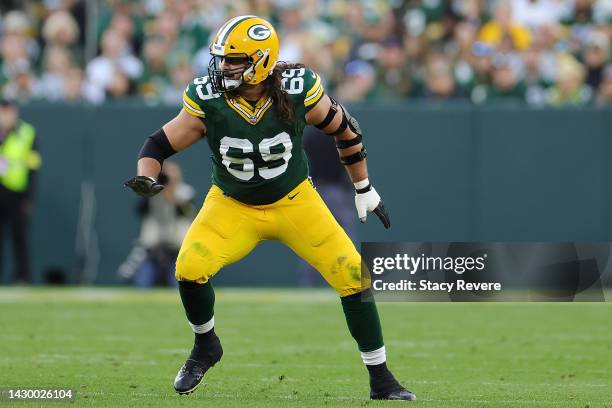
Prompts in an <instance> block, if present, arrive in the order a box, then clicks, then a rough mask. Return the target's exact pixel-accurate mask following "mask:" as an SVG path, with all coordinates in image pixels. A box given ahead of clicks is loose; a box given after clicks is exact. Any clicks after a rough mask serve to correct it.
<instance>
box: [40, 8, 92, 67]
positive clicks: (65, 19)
mask: <svg viewBox="0 0 612 408" xmlns="http://www.w3.org/2000/svg"><path fill="white" fill-rule="evenodd" d="M79 33H80V29H79V25H78V23H77V21H76V20H75V18H74V17H73V16H72V15H71V14H70V13H68V12H67V11H64V10H58V11H55V12H53V13H52V14H50V15H49V17H47V19H46V20H45V22H44V24H43V26H42V37H43V39H44V42H45V48H52V47H58V48H65V49H67V50H69V51H70V53H71V58H72V59H73V60H74V61H78V62H79V63H83V60H82V58H83V56H82V49H81V47H80V45H79V44H78V39H79Z"/></svg>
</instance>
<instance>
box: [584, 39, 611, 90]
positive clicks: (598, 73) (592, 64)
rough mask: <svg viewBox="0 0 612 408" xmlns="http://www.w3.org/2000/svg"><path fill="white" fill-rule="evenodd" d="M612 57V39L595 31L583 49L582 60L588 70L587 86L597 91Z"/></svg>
mask: <svg viewBox="0 0 612 408" xmlns="http://www.w3.org/2000/svg"><path fill="white" fill-rule="evenodd" d="M609 57H610V39H609V37H608V35H607V34H605V33H603V32H600V31H594V32H592V33H591V34H590V35H589V36H588V38H587V40H586V46H585V47H584V49H583V53H582V59H583V61H584V65H585V68H586V81H585V82H586V84H587V85H589V86H590V87H591V89H592V90H597V88H599V84H600V83H601V80H602V76H603V70H604V67H605V66H606V64H607V63H608V59H609Z"/></svg>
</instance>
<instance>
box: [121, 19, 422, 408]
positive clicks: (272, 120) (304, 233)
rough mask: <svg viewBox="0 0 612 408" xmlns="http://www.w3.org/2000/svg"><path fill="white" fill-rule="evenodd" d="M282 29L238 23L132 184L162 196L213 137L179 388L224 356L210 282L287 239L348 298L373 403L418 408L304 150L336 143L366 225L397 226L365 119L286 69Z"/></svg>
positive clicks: (217, 45) (311, 79) (188, 279)
mask: <svg viewBox="0 0 612 408" xmlns="http://www.w3.org/2000/svg"><path fill="white" fill-rule="evenodd" d="M278 50H279V40H278V36H277V34H276V32H275V30H274V28H273V27H272V25H271V24H270V23H269V22H267V21H266V20H264V19H262V18H259V17H256V16H250V15H249V16H239V17H235V18H232V19H231V20H229V21H227V22H226V23H225V24H224V25H223V26H222V27H221V28H220V29H219V31H218V32H217V34H216V36H215V39H214V42H213V43H212V44H211V46H210V52H211V55H212V59H211V61H210V65H209V68H208V76H205V77H201V78H196V79H195V80H194V81H193V82H191V83H190V84H189V85H188V86H187V89H186V90H185V93H184V95H183V108H182V110H181V111H180V112H179V114H178V115H177V116H176V117H175V118H174V119H172V120H170V121H169V122H168V123H166V124H165V125H164V126H163V127H162V128H160V129H159V130H158V131H156V132H155V133H154V134H152V135H151V136H149V137H148V138H147V139H146V141H145V143H144V145H143V147H142V150H141V151H140V155H139V159H138V164H137V176H136V177H134V178H132V179H130V180H129V181H127V182H126V185H127V186H128V187H130V188H132V189H133V190H134V191H135V192H136V193H138V194H140V195H142V196H147V197H148V196H152V195H154V194H157V193H158V192H160V191H161V190H162V189H163V188H164V186H163V185H161V184H160V183H159V182H158V180H157V177H158V175H159V173H160V170H161V166H162V163H163V161H164V159H167V158H168V157H170V156H171V155H173V154H175V153H176V152H179V151H181V150H184V149H186V148H188V147H189V146H191V145H192V144H194V143H196V142H197V141H199V140H201V139H202V138H204V137H205V138H206V140H207V142H208V146H209V147H210V150H211V152H212V160H213V171H212V187H211V189H210V190H209V192H208V194H207V196H206V199H205V201H204V204H203V206H202V209H201V210H200V212H199V214H198V216H197V217H196V219H195V220H194V222H193V224H192V225H191V227H190V229H189V231H188V232H187V234H186V236H185V238H184V241H183V244H182V247H181V249H180V252H179V255H178V258H177V261H176V279H177V280H178V284H179V293H180V296H181V300H182V302H183V306H184V308H185V313H186V315H187V319H188V321H189V325H190V326H191V328H192V330H193V332H194V333H195V343H194V346H193V349H192V351H191V354H190V356H189V358H188V359H187V361H186V362H185V364H184V365H183V366H182V367H181V369H180V370H179V372H178V374H177V376H176V379H175V381H174V388H175V389H176V391H177V392H178V393H179V394H189V393H191V392H192V391H193V390H195V388H196V387H197V386H198V384H200V382H201V381H202V378H203V376H204V374H205V373H206V371H207V370H209V369H210V368H211V367H212V366H214V365H215V364H216V363H217V362H218V361H219V360H220V359H221V356H222V354H223V349H222V347H221V342H220V340H219V338H218V337H217V335H216V334H215V330H214V325H215V320H214V313H213V308H214V303H215V294H214V291H213V287H212V285H211V282H210V279H211V278H212V277H213V276H214V275H215V274H216V273H217V272H218V271H219V270H220V269H222V268H223V267H224V266H226V265H229V264H231V263H233V262H236V261H238V260H240V259H242V258H243V257H245V256H246V255H247V254H248V253H249V252H250V251H251V250H252V249H253V248H254V247H255V246H256V245H257V244H258V243H259V242H261V241H263V240H268V239H274V240H278V241H280V242H282V243H284V244H285V245H287V246H289V247H290V248H291V249H292V250H293V251H294V252H295V253H296V254H297V255H298V256H300V257H302V258H303V259H305V260H306V261H307V262H309V263H310V264H311V265H312V266H313V267H314V268H316V269H317V270H318V271H319V272H320V273H321V274H322V275H323V277H324V278H325V279H326V280H327V282H329V284H330V285H331V286H332V287H333V288H334V289H335V290H336V292H337V293H338V295H339V296H340V300H341V303H342V307H343V310H344V314H345V316H346V321H347V324H348V328H349V331H350V333H351V335H352V336H353V338H354V339H355V341H356V342H357V346H358V349H359V351H360V352H361V357H362V359H363V362H364V364H365V365H366V367H367V370H368V372H369V378H370V397H371V398H372V399H385V400H414V399H416V397H415V395H414V394H413V393H412V392H410V391H408V390H407V389H405V388H404V387H402V386H401V385H400V384H399V382H398V381H397V380H396V379H395V378H394V377H393V375H392V374H391V372H390V371H389V369H388V368H387V365H386V354H385V346H384V344H383V336H382V331H381V327H380V322H379V318H378V312H377V310H376V304H375V303H374V301H373V299H372V295H371V289H370V288H369V282H370V281H369V277H365V276H364V279H362V274H361V257H360V254H359V253H358V252H357V250H356V249H355V246H354V245H353V243H352V242H351V240H350V239H349V237H348V236H347V235H346V233H345V232H344V230H343V229H342V228H341V227H340V226H339V225H338V223H337V222H336V221H335V219H334V217H333V216H332V215H331V213H330V211H329V210H328V209H327V207H326V205H325V203H324V202H323V200H322V199H321V197H320V196H319V194H318V193H317V192H316V190H315V188H314V187H313V186H312V184H311V182H310V181H309V178H308V162H307V159H306V155H305V153H304V149H303V147H302V133H303V130H304V127H305V126H306V125H314V126H316V127H318V128H319V129H321V130H322V131H323V132H325V133H327V134H329V135H330V136H331V137H334V138H335V143H336V147H337V149H338V153H339V158H340V161H341V162H342V164H344V165H345V166H346V169H347V172H348V174H349V176H350V178H351V180H352V181H353V183H354V185H355V192H356V193H355V205H356V207H357V214H358V216H359V218H360V220H361V221H362V222H365V220H366V216H367V213H368V212H373V213H374V214H376V215H377V216H378V218H380V220H381V221H382V223H383V225H384V226H385V228H389V227H390V225H391V224H390V221H389V214H388V212H387V211H386V209H385V208H384V206H383V203H382V201H381V199H380V196H379V195H378V193H377V192H376V190H375V189H374V187H373V186H372V185H371V184H370V181H369V179H368V170H367V166H366V161H365V158H366V149H365V147H364V145H363V143H362V134H361V130H360V128H359V124H358V123H357V120H356V119H355V118H353V117H351V115H350V114H349V112H348V111H347V109H346V108H345V107H344V106H342V104H340V103H338V102H336V101H335V100H334V99H332V98H331V97H330V96H328V95H326V94H325V91H324V89H323V85H322V83H321V78H319V76H318V75H317V74H316V73H315V72H313V71H311V70H310V69H308V68H307V67H305V66H303V65H300V64H286V63H280V62H279V61H278Z"/></svg>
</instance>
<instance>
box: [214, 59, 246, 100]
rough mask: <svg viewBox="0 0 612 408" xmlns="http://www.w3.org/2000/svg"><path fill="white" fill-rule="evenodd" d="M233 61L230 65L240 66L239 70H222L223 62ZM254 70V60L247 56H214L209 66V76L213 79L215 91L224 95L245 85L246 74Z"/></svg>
mask: <svg viewBox="0 0 612 408" xmlns="http://www.w3.org/2000/svg"><path fill="white" fill-rule="evenodd" d="M224 60H225V61H226V62H229V61H230V60H231V61H232V62H231V63H230V65H240V66H239V67H237V68H232V69H222V68H221V66H222V65H223V61H224ZM252 69H253V59H252V58H251V57H249V56H248V55H246V54H233V55H226V56H222V55H213V56H212V58H211V59H210V62H209V64H208V76H209V77H210V79H211V82H212V87H213V91H214V92H215V93H224V92H229V91H235V90H236V89H238V87H239V86H240V85H242V84H243V83H244V76H245V74H247V75H248V73H249V72H250V71H252Z"/></svg>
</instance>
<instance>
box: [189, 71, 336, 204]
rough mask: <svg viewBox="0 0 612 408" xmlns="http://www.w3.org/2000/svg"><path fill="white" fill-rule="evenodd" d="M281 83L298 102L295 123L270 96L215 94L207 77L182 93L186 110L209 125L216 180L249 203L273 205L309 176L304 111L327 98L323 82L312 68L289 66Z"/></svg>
mask: <svg viewBox="0 0 612 408" xmlns="http://www.w3.org/2000/svg"><path fill="white" fill-rule="evenodd" d="M282 86H283V89H284V90H285V91H286V92H287V93H288V94H289V96H290V99H291V102H292V103H293V105H294V118H293V121H292V123H284V122H283V121H281V120H280V119H279V118H278V117H277V115H276V113H275V110H274V108H273V106H272V105H273V101H272V98H270V97H268V96H266V95H264V96H263V97H262V98H261V99H260V100H259V101H257V103H256V104H255V105H254V106H253V105H252V104H251V103H249V102H247V101H246V100H244V99H243V98H241V97H237V98H229V97H227V96H226V95H222V94H216V93H213V90H212V85H211V83H210V79H209V78H208V76H205V77H201V78H196V79H195V80H194V81H193V82H191V83H190V84H189V86H188V87H187V89H186V90H185V93H184V94H183V108H184V109H185V111H186V112H187V113H189V114H191V115H193V116H197V117H199V118H201V119H202V120H203V121H204V123H205V125H206V129H207V131H206V140H207V141H208V146H209V147H210V150H211V152H212V156H211V157H212V162H213V169H212V182H213V183H214V184H216V185H217V186H219V188H221V190H223V191H224V192H225V194H227V195H229V196H230V197H233V198H235V199H236V200H238V201H241V202H243V203H246V204H252V205H260V204H270V203H273V202H275V201H277V200H279V199H280V198H282V197H283V196H284V195H286V194H287V193H289V192H290V191H291V190H292V189H293V188H294V187H296V186H297V185H298V184H299V183H301V182H302V181H303V180H304V179H305V178H306V177H308V160H307V158H306V153H305V152H304V148H303V142H302V137H303V132H304V127H305V126H306V119H305V115H306V113H307V112H308V111H309V110H310V109H311V108H312V107H314V105H315V104H316V103H317V102H318V101H319V100H320V99H321V97H322V96H323V94H324V90H323V86H322V84H321V79H320V78H319V76H318V75H317V74H316V73H314V72H313V71H311V70H310V69H308V68H293V69H287V70H285V71H284V72H283V73H282Z"/></svg>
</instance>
